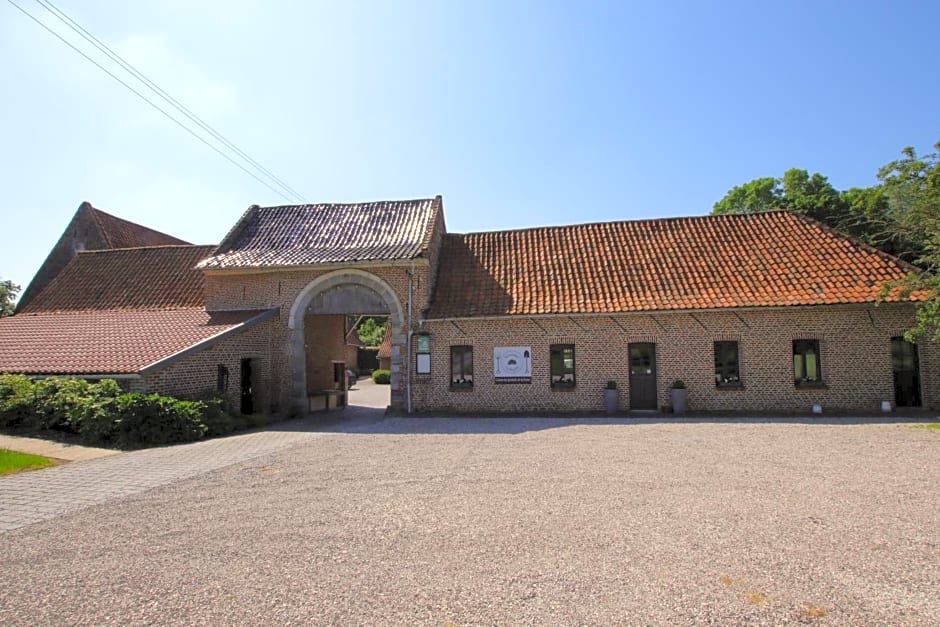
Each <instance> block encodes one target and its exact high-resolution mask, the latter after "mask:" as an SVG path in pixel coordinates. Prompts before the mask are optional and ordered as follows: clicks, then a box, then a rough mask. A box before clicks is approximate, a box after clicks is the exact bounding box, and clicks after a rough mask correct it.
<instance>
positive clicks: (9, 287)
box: [0, 280, 20, 318]
mask: <svg viewBox="0 0 940 627" xmlns="http://www.w3.org/2000/svg"><path fill="white" fill-rule="evenodd" d="M19 293H20V286H19V285H17V284H16V283H14V282H13V281H10V280H7V281H0V318H2V317H3V316H12V315H13V311H14V310H15V309H16V295H17V294H19Z"/></svg>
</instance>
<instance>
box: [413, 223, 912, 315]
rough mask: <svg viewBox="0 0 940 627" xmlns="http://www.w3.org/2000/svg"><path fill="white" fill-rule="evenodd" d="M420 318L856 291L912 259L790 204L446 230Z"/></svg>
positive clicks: (780, 299)
mask: <svg viewBox="0 0 940 627" xmlns="http://www.w3.org/2000/svg"><path fill="white" fill-rule="evenodd" d="M439 263H440V268H441V272H440V273H439V274H438V280H437V281H438V282H437V287H436V290H435V293H434V297H433V302H432V304H431V306H430V309H429V311H428V318H437V319H440V318H463V317H475V316H503V315H532V314H591V313H596V314H609V313H619V312H631V311H659V310H687V309H713V308H725V307H763V306H779V305H819V304H835V303H861V302H872V301H874V300H876V298H877V296H878V293H879V291H880V289H881V285H882V284H883V283H884V282H885V281H889V280H893V279H899V278H901V277H903V276H904V275H905V274H907V273H908V272H910V271H914V270H916V269H915V268H913V267H912V266H909V265H908V264H905V263H903V262H901V261H899V260H897V259H895V258H893V257H890V256H889V255H887V254H885V253H882V252H880V251H876V250H875V249H873V248H870V247H868V246H865V245H864V244H861V243H859V242H856V241H853V240H851V239H849V238H846V237H844V236H841V235H839V234H836V233H835V232H833V231H831V230H830V229H828V228H826V227H824V226H822V225H821V224H819V223H817V222H814V221H812V220H809V219H807V218H804V217H802V216H798V215H795V214H791V213H789V212H768V213H762V214H754V215H735V216H703V217H693V218H671V219H662V220H641V221H633V222H609V223H600V224H579V225H573V226H560V227H542V228H534V229H525V230H517V231H499V232H490V233H470V234H465V235H460V234H452V235H446V236H445V239H444V243H443V246H442V249H441V257H440V262H439Z"/></svg>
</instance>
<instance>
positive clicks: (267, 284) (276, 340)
mask: <svg viewBox="0 0 940 627" xmlns="http://www.w3.org/2000/svg"><path fill="white" fill-rule="evenodd" d="M337 269H338V268H324V269H298V270H276V271H271V272H248V273H243V274H235V273H213V272H208V273H207V274H206V287H205V290H206V308H207V309H209V310H210V311H214V310H238V309H263V308H271V307H280V315H279V316H278V317H277V318H275V319H274V320H272V321H271V325H272V326H271V341H270V346H271V348H270V354H269V360H270V368H271V378H272V383H271V385H272V392H271V393H272V395H273V398H274V399H275V400H276V403H277V405H278V406H279V407H280V408H282V409H283V410H284V411H287V408H288V407H290V401H291V398H290V397H291V385H290V374H291V373H290V353H289V351H290V329H289V328H288V319H289V316H290V309H291V306H292V305H293V304H294V301H295V300H296V298H297V296H298V295H299V294H300V292H301V291H302V290H303V289H304V288H305V287H306V286H307V285H308V284H309V283H310V282H311V281H313V280H314V279H316V278H318V277H320V276H323V275H324V274H328V273H331V272H335V271H336V270H337ZM359 269H360V270H364V271H366V272H369V273H372V274H374V275H375V276H377V277H379V278H380V279H382V280H383V281H385V282H386V283H388V285H389V286H390V287H391V288H392V290H393V291H394V293H395V295H396V296H397V298H398V300H399V303H400V305H401V309H402V312H403V313H404V315H405V316H406V317H407V313H408V272H409V270H410V267H409V266H407V265H388V266H371V267H366V266H363V267H360V268H359ZM429 286H430V280H429V269H428V265H427V262H426V261H425V260H418V261H416V263H415V279H414V284H413V290H414V291H413V303H414V305H413V311H412V319H413V320H414V321H417V320H418V318H419V317H420V316H421V313H422V311H423V310H424V309H425V308H426V307H427V303H428V288H429ZM350 313H359V312H350ZM407 330H408V329H407V324H405V325H404V326H403V328H401V329H399V331H400V332H401V333H402V334H407ZM305 332H306V328H305ZM340 335H341V336H342V331H340ZM401 353H402V355H403V356H404V354H405V347H404V346H402V347H401ZM338 359H343V357H342V356H341V357H339V358H338ZM405 385H406V382H405V381H404V380H403V381H402V382H401V388H402V390H404V388H405Z"/></svg>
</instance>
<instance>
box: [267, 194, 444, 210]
mask: <svg viewBox="0 0 940 627" xmlns="http://www.w3.org/2000/svg"><path fill="white" fill-rule="evenodd" d="M440 197H441V196H440V194H438V195H437V196H434V197H431V198H385V199H379V200H362V201H358V202H307V203H302V204H297V205H267V206H264V207H259V206H258V205H252V206H253V207H256V208H258V209H286V208H288V207H292V208H296V207H357V206H361V205H379V204H385V203H417V202H434V201H435V200H437V199H438V198H440Z"/></svg>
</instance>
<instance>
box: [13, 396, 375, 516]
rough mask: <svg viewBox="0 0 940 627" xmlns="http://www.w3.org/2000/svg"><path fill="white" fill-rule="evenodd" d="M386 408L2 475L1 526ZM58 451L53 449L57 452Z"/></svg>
mask: <svg viewBox="0 0 940 627" xmlns="http://www.w3.org/2000/svg"><path fill="white" fill-rule="evenodd" d="M378 419H381V412H376V411H371V412H370V411H369V409H368V408H365V407H363V408H349V409H348V410H345V411H340V412H330V413H324V414H321V415H319V416H316V417H311V418H308V419H301V420H295V421H291V422H287V423H282V424H279V425H275V426H274V427H273V428H272V429H270V430H266V431H260V432H255V433H245V434H240V435H234V436H230V437H226V438H218V439H214V440H207V441H204V442H194V443H192V444H182V445H178V446H168V447H163V448H155V449H147V450H142V451H133V452H129V453H122V454H119V455H114V456H106V457H100V458H97V459H89V460H83V461H76V462H72V463H69V464H65V465H63V466H56V467H54V468H47V469H44V470H42V471H41V472H25V473H20V474H15V475H10V476H6V477H0V532H2V531H9V530H11V529H16V528H18V527H23V526H25V525H29V524H32V523H36V522H39V521H42V520H47V519H49V518H53V517H55V516H59V515H61V514H65V513H67V512H71V511H75V510H78V509H82V508H85V507H89V506H91V505H96V504H100V503H104V502H106V501H109V500H113V499H116V498H119V497H122V496H128V495H131V494H137V493H139V492H143V491H145V490H149V489H151V488H155V487H158V486H162V485H167V484H169V483H173V482H174V481H179V480H181V479H186V478H188V477H193V476H196V475H199V474H202V473H206V472H209V471H211V470H215V469H217V468H223V467H225V466H229V465H231V464H236V463H239V462H244V461H247V460H250V459H253V458H256V457H261V456H263V455H267V454H269V453H272V452H274V451H278V450H281V449H284V448H287V447H290V446H294V445H296V444H300V443H303V442H307V441H309V440H312V439H314V438H316V437H317V433H316V431H317V429H320V428H322V427H323V426H324V425H325V424H329V423H330V422H331V421H346V422H348V423H352V422H357V421H358V422H361V423H368V422H369V421H372V420H378ZM47 454H49V453H47ZM52 454H54V453H52Z"/></svg>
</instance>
